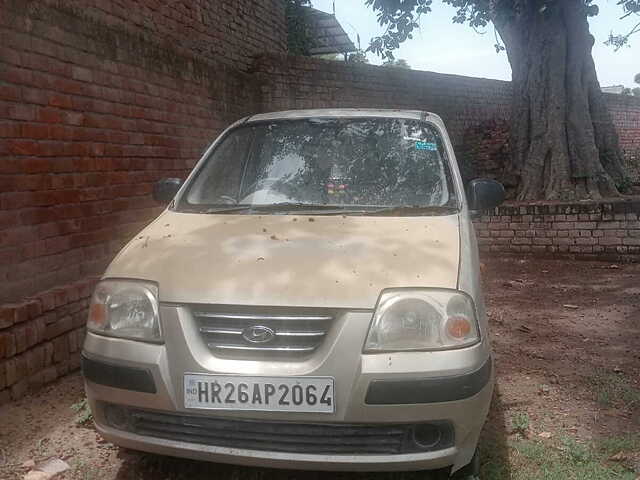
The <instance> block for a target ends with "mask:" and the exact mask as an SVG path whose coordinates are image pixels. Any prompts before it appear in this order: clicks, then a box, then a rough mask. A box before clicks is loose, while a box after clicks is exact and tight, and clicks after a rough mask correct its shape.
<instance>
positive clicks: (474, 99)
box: [256, 54, 640, 186]
mask: <svg viewBox="0 0 640 480" xmlns="http://www.w3.org/2000/svg"><path fill="white" fill-rule="evenodd" d="M256 71H257V72H258V74H259V77H260V79H261V84H262V87H261V90H262V110H263V111H269V110H282V109H294V108H323V107H361V108H367V107H371V108H406V109H415V110H427V111H431V112H434V113H437V114H438V115H440V116H441V117H442V118H443V120H444V122H445V124H446V125H447V130H448V131H449V135H450V136H451V140H452V142H453V144H454V147H455V150H456V154H457V156H458V161H459V162H460V165H461V169H462V173H463V176H465V177H467V178H469V177H474V176H488V177H493V178H499V179H500V180H502V181H503V182H504V183H505V184H506V185H507V186H511V185H513V179H510V178H508V177H507V176H505V172H504V166H505V162H506V161H507V159H508V158H509V149H508V129H509V113H510V99H511V84H510V82H503V81H498V80H487V79H482V78H471V77H463V76H459V75H446V74H440V73H433V72H422V71H414V70H403V69H391V68H380V67H375V66H372V65H352V64H345V63H344V62H332V61H326V60H317V59H309V58H304V57H292V56H285V55H271V54H267V55H262V56H261V57H260V58H259V60H258V61H257V63H256ZM605 98H606V101H607V103H608V105H609V108H610V110H611V113H612V116H613V120H614V122H615V123H616V126H617V128H618V132H619V134H620V141H621V147H622V149H623V152H624V154H625V158H626V159H627V162H628V164H629V167H630V171H631V173H632V175H633V177H634V180H635V181H636V182H638V183H640V98H637V97H631V96H623V95H611V94H607V95H605Z"/></svg>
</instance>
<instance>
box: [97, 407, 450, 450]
mask: <svg viewBox="0 0 640 480" xmlns="http://www.w3.org/2000/svg"><path fill="white" fill-rule="evenodd" d="M106 408H107V409H109V408H111V409H114V408H115V409H118V410H119V412H122V411H126V412H127V413H126V414H125V416H126V417H127V418H128V420H127V422H126V425H122V424H121V425H117V426H115V427H116V428H119V429H125V430H128V431H130V432H133V433H137V434H139V435H145V436H151V437H156V438H164V439H167V440H174V441H182V442H188V443H196V444H203V445H211V446H218V447H228V448H242V449H248V450H263V451H277V452H290V453H310V454H372V455H373V454H401V453H411V452H417V451H421V452H424V451H434V450H438V449H443V448H447V447H450V446H452V445H453V429H452V427H451V424H450V423H449V422H434V423H433V426H434V427H435V428H437V429H439V430H440V431H441V432H442V433H441V436H440V441H438V442H437V443H435V444H433V445H431V446H430V447H427V448H425V447H424V446H420V445H418V444H416V442H415V441H414V434H413V432H414V429H415V428H416V426H415V425H410V424H396V425H380V426H371V425H357V424H356V425H351V424H325V425H319V424H299V423H286V422H264V421H256V420H236V419H221V418H212V417H202V416H195V415H177V414H167V413H159V412H151V411H146V410H138V409H128V408H124V407H119V406H112V405H107V406H106ZM110 416H112V415H110V414H107V418H109V417H110ZM118 418H123V415H121V414H120V415H119V416H118ZM423 425H424V424H423ZM429 425H432V424H429Z"/></svg>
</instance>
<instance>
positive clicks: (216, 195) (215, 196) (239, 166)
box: [187, 128, 253, 205]
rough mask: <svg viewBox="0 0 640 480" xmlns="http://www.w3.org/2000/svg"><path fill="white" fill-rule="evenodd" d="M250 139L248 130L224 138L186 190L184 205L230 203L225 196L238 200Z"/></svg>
mask: <svg viewBox="0 0 640 480" xmlns="http://www.w3.org/2000/svg"><path fill="white" fill-rule="evenodd" d="M252 136H253V133H252V130H251V129H250V128H243V129H240V130H237V131H235V132H232V133H230V134H229V135H227V137H226V138H225V139H224V140H223V141H222V143H221V144H220V145H218V147H217V148H216V149H215V150H214V151H213V153H212V154H211V156H210V157H209V158H208V159H207V163H206V165H205V167H204V169H203V170H202V171H201V172H200V174H199V175H198V177H197V178H196V181H195V182H194V184H193V187H191V189H190V190H189V193H188V195H187V202H189V203H195V204H214V205H215V204H225V203H232V202H230V201H229V200H228V199H227V200H225V197H231V198H233V199H237V198H238V188H239V186H240V181H241V179H242V172H243V170H244V166H245V163H246V161H247V154H248V152H249V148H250V146H251V139H252Z"/></svg>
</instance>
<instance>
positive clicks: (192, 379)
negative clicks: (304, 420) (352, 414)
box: [184, 374, 335, 413]
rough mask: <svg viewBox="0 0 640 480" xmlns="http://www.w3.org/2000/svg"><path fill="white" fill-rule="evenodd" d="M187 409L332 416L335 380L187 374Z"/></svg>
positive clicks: (185, 404)
mask: <svg viewBox="0 0 640 480" xmlns="http://www.w3.org/2000/svg"><path fill="white" fill-rule="evenodd" d="M184 406H185V407H186V408H200V409H208V410H258V411H269V412H274V411H275V412H320V413H333V411H334V409H335V400H334V395H333V378H331V377H239V376H230V375H197V374H185V376H184Z"/></svg>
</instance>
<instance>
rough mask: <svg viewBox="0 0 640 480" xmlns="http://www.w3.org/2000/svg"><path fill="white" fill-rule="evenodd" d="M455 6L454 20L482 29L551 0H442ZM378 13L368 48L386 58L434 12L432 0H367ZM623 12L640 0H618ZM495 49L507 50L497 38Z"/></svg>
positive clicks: (592, 8)
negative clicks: (375, 33) (376, 30)
mask: <svg viewBox="0 0 640 480" xmlns="http://www.w3.org/2000/svg"><path fill="white" fill-rule="evenodd" d="M442 1H443V2H444V3H447V4H449V5H451V6H453V7H454V8H455V9H456V14H455V15H454V17H453V19H452V21H453V22H454V23H467V24H468V25H469V26H470V27H472V28H474V29H482V28H485V27H487V26H488V25H489V24H490V23H494V24H495V23H502V24H508V23H509V22H510V21H512V20H513V19H514V18H515V17H516V16H517V15H518V14H519V13H520V12H521V11H523V10H524V9H525V7H527V6H531V3H533V2H534V1H535V3H536V5H539V11H540V12H544V11H546V10H547V4H549V5H550V4H551V0H442ZM583 1H584V5H585V15H587V16H589V17H593V16H596V15H597V14H598V7H597V5H595V4H594V3H593V2H594V0H583ZM365 3H366V5H367V6H370V7H371V8H372V9H373V11H374V12H375V13H376V14H377V16H378V23H379V24H380V25H381V26H382V27H384V28H385V31H384V33H383V34H382V35H380V36H379V37H375V38H373V39H372V40H371V43H370V45H369V48H368V50H369V51H372V52H374V53H376V54H377V55H380V56H382V57H383V58H386V59H393V50H396V49H397V48H398V47H399V46H400V44H401V43H402V42H404V41H405V40H407V39H411V38H412V34H413V31H414V30H415V29H417V28H419V27H420V17H421V16H422V15H424V14H426V13H429V12H431V5H432V3H433V2H432V0H403V1H399V0H365ZM618 5H620V6H621V7H622V10H623V15H624V16H625V17H626V16H629V15H632V14H634V13H640V0H618ZM638 31H640V23H638V24H637V25H636V26H635V27H634V28H633V29H632V30H631V31H630V32H628V33H626V34H624V35H614V34H613V33H612V34H611V35H610V38H609V40H608V41H607V42H606V43H607V44H609V45H613V46H614V47H616V48H620V47H621V46H623V45H626V44H627V42H628V41H629V37H630V36H631V35H633V34H634V33H637V32H638ZM496 50H498V51H500V50H504V47H502V45H501V44H500V41H499V40H498V41H497V43H496Z"/></svg>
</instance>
